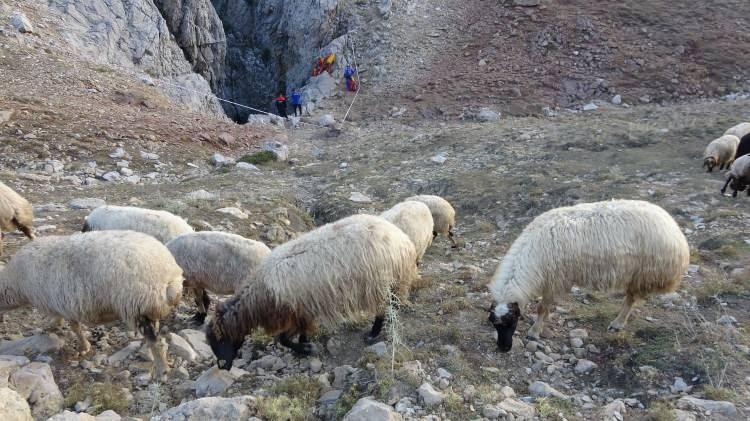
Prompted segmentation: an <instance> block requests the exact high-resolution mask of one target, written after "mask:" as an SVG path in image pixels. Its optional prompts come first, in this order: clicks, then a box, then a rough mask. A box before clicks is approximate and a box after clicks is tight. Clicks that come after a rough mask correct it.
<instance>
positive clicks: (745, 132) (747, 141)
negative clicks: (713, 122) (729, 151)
mask: <svg viewBox="0 0 750 421" xmlns="http://www.w3.org/2000/svg"><path fill="white" fill-rule="evenodd" d="M724 134H729V135H734V136H737V138H739V139H740V144H739V146H737V152H736V155H735V159H736V158H739V157H741V156H745V155H747V154H750V123H740V124H738V125H736V126H734V127H731V128H730V129H729V130H727V131H726V132H725V133H724Z"/></svg>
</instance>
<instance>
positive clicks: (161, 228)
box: [0, 123, 750, 378]
mask: <svg viewBox="0 0 750 421" xmlns="http://www.w3.org/2000/svg"><path fill="white" fill-rule="evenodd" d="M747 153H750V123H742V124H740V125H738V126H735V127H733V128H732V129H730V130H728V131H727V134H725V135H724V136H722V137H721V138H719V139H717V140H715V141H713V142H711V144H710V145H709V147H708V148H707V149H706V154H705V159H704V166H706V167H708V170H709V171H711V170H712V169H713V167H715V166H717V165H718V166H719V167H720V169H722V168H724V167H727V168H729V173H728V175H727V184H729V183H730V182H731V183H732V188H733V189H734V195H735V196H736V194H737V191H742V190H744V189H746V188H747V186H748V184H750V164H748V162H750V156H748V155H746V154H747ZM735 156H737V158H736V159H735ZM730 164H731V166H730ZM724 188H726V185H725V186H724ZM723 191H724V189H722V192H723ZM748 192H749V194H750V189H748ZM455 216H456V215H455V210H454V209H453V207H452V206H451V205H450V203H448V202H447V201H446V200H444V199H442V198H440V197H438V196H427V195H422V196H414V197H410V198H407V199H406V200H405V201H403V202H401V203H399V204H397V205H395V206H394V207H393V208H391V209H389V210H387V211H385V212H383V213H382V214H380V215H379V216H375V215H365V214H360V215H354V216H349V217H346V218H343V219H341V220H339V221H336V222H333V223H330V224H327V225H324V226H322V227H319V228H317V229H315V230H313V231H310V232H308V233H306V234H303V235H301V236H300V237H298V238H296V239H294V240H291V241H289V242H287V243H285V244H282V245H280V246H278V247H276V248H274V249H273V250H271V249H269V248H268V247H267V246H266V245H265V244H263V243H261V242H258V241H254V240H250V239H246V238H244V237H241V236H239V235H235V234H229V233H222V232H206V231H204V232H194V231H193V229H192V227H191V226H190V225H189V224H187V222H186V221H185V220H183V219H182V218H180V217H178V216H176V215H173V214H171V213H169V212H165V211H157V210H150V209H142V208H136V207H119V206H103V207H100V208H97V209H95V210H93V211H92V212H91V213H90V214H89V215H88V216H87V217H86V219H85V222H84V225H83V231H84V232H83V233H79V234H74V235H70V236H48V237H43V238H39V239H36V240H35V237H34V234H33V233H32V220H33V218H32V209H31V205H30V204H29V202H28V201H26V200H25V199H24V198H22V197H21V196H20V195H18V194H17V193H16V192H14V191H13V190H12V189H10V188H9V187H7V186H6V185H4V184H2V183H0V230H2V231H11V230H15V229H18V230H20V231H22V232H23V233H24V234H26V236H28V237H29V238H30V239H32V240H34V241H32V242H30V243H29V244H27V245H25V246H24V247H22V248H21V249H20V250H19V251H18V252H17V253H16V254H15V255H14V256H13V257H12V258H11V260H10V262H9V263H8V265H7V266H6V267H5V268H4V269H2V270H1V271H0V317H2V315H3V313H4V312H7V311H8V310H12V309H15V308H19V307H23V306H33V307H35V308H37V309H39V310H40V311H42V312H43V313H45V314H47V315H50V316H51V317H53V318H54V319H56V320H57V321H58V322H61V321H62V319H64V320H67V321H68V322H69V323H70V326H71V328H72V330H73V331H74V332H75V334H76V335H77V337H78V342H79V350H80V351H81V352H88V351H89V350H90V344H89V342H88V341H87V339H86V335H85V334H84V332H83V327H82V324H101V323H107V322H112V321H117V320H121V321H123V322H125V323H126V324H127V325H128V327H129V328H130V329H131V330H138V331H140V332H141V333H142V334H143V336H144V338H145V339H146V342H147V343H148V345H149V346H150V348H151V351H152V353H153V356H154V361H155V362H154V368H155V369H154V372H153V374H154V376H155V377H157V378H162V377H163V376H164V375H165V374H166V373H167V371H168V363H167V359H166V351H167V346H166V343H165V341H164V339H163V338H161V337H160V334H159V332H160V329H159V321H160V320H162V319H164V318H166V317H167V316H168V315H169V314H170V313H171V312H172V310H173V309H174V307H175V306H176V305H177V304H178V303H179V302H180V299H181V297H182V292H183V288H189V289H192V290H193V291H194V295H195V297H196V305H197V311H196V314H195V316H194V320H195V321H196V322H197V323H199V324H203V323H204V321H205V319H206V317H207V313H208V310H209V305H210V299H209V295H208V293H207V291H211V292H213V293H217V294H234V295H233V296H232V297H231V298H229V299H227V300H225V301H223V302H220V303H218V304H217V305H216V311H215V314H214V315H213V317H211V319H210V321H209V323H208V326H207V327H206V337H207V341H208V343H209V345H210V346H211V349H212V350H213V352H214V354H215V355H216V357H217V363H218V366H219V368H221V369H226V370H228V369H230V368H231V367H232V363H233V360H234V359H235V358H236V357H237V355H238V352H239V350H240V348H241V347H242V344H243V342H244V339H245V337H246V336H247V335H248V334H250V333H251V332H252V331H253V330H255V329H258V328H263V330H264V331H265V332H266V333H267V334H269V335H273V336H276V337H277V338H278V341H279V342H280V343H281V344H282V345H284V346H286V347H288V348H290V349H292V350H293V351H294V352H296V353H298V354H301V355H307V354H309V353H310V352H311V351H312V346H311V344H310V343H309V337H310V336H311V334H312V333H313V332H314V331H315V329H316V325H320V324H323V325H336V324H338V323H340V322H341V321H344V320H350V319H353V318H356V317H360V316H361V315H362V314H369V315H374V316H375V320H374V323H373V326H372V329H371V330H370V332H369V334H368V335H367V340H369V341H372V340H375V339H376V338H377V337H378V336H379V335H380V333H381V330H382V327H383V324H384V322H385V312H386V309H387V307H388V305H389V303H393V302H396V303H398V302H405V301H407V300H408V296H409V292H410V288H411V286H412V284H413V282H414V281H415V280H417V279H418V277H419V274H418V266H419V263H420V261H421V259H422V256H423V255H424V253H425V251H426V250H427V248H428V247H430V245H431V244H432V241H433V240H434V238H435V237H436V236H437V235H438V234H442V235H444V236H446V237H448V238H449V239H450V240H451V242H452V244H453V246H454V247H455V246H456V243H455V240H454V237H453V231H452V229H453V226H454V225H455ZM0 253H2V241H0ZM689 255H690V252H689V247H688V243H687V240H686V238H685V236H684V235H683V233H682V231H681V230H680V228H679V226H678V225H677V223H676V222H675V221H674V219H673V218H672V217H671V216H670V215H669V214H668V213H667V212H666V211H665V210H663V209H662V208H660V207H658V206H656V205H654V204H651V203H648V202H644V201H636V200H612V201H604V202H596V203H584V204H579V205H576V206H570V207H562V208H558V209H553V210H551V211H548V212H545V213H543V214H541V215H539V216H538V217H537V218H535V219H534V220H533V221H532V222H531V223H530V224H529V225H528V226H527V227H526V228H525V229H524V230H523V232H522V233H521V234H520V236H519V237H518V238H517V239H516V240H515V242H514V243H513V244H512V246H511V247H510V249H509V250H508V252H507V253H506V255H505V256H504V258H503V260H502V262H501V263H500V265H499V267H498V268H497V271H496V272H495V274H494V275H493V277H492V280H491V282H490V284H489V291H490V293H491V296H492V298H493V303H492V304H491V305H490V306H489V307H488V308H487V311H488V312H489V320H490V322H491V323H492V324H493V325H494V327H495V329H496V330H497V346H498V349H499V350H500V351H502V352H507V351H509V350H510V349H511V347H512V344H513V334H514V332H515V330H516V327H517V324H518V320H519V318H520V317H521V310H522V309H523V308H524V306H525V305H526V304H527V303H529V302H531V301H532V300H534V299H536V298H537V297H538V296H541V297H542V301H541V302H540V304H539V305H538V309H537V313H538V317H537V319H536V322H535V323H534V325H533V326H532V327H531V329H530V330H529V331H528V334H527V336H528V337H532V338H538V337H539V336H540V335H541V332H542V329H543V327H544V322H545V320H546V318H547V316H548V314H549V311H550V308H551V307H552V306H553V304H554V301H555V298H556V297H557V296H559V295H560V294H564V293H566V292H567V291H569V290H570V288H571V287H572V286H573V284H576V285H580V286H583V287H587V288H592V289H597V290H605V291H609V290H618V291H623V292H624V293H625V299H624V302H623V306H622V310H621V311H620V313H619V315H618V316H617V318H616V319H615V320H613V321H612V323H611V324H610V329H614V330H618V329H622V328H623V327H624V326H625V324H626V323H627V320H628V316H629V315H630V312H631V309H632V306H633V304H634V303H635V302H636V301H637V300H640V299H643V298H645V297H647V296H648V295H649V294H654V293H664V292H669V291H673V290H674V289H676V288H677V286H678V285H679V283H680V281H681V279H682V276H683V275H684V273H685V271H686V270H687V266H688V261H689ZM392 294H393V295H392ZM392 296H395V297H396V300H394V301H391V297H392Z"/></svg>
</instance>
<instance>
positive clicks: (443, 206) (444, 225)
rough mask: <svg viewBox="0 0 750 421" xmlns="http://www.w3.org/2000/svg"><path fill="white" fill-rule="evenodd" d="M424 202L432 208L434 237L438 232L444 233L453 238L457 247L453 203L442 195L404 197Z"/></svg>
mask: <svg viewBox="0 0 750 421" xmlns="http://www.w3.org/2000/svg"><path fill="white" fill-rule="evenodd" d="M407 200H414V201H417V202H422V203H424V204H425V205H427V207H428V208H430V212H432V219H433V220H434V222H435V227H434V228H433V230H432V237H433V239H434V238H435V237H437V235H438V234H443V235H445V236H447V237H448V238H449V239H450V240H451V244H452V247H453V248H457V247H458V244H456V240H455V239H454V238H453V227H454V226H455V225H456V211H455V209H453V206H451V204H450V203H449V202H448V201H447V200H445V199H443V198H442V197H440V196H431V195H425V194H423V195H419V196H412V197H408V198H406V199H404V201H407Z"/></svg>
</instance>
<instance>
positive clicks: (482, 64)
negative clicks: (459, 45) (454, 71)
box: [479, 59, 487, 67]
mask: <svg viewBox="0 0 750 421" xmlns="http://www.w3.org/2000/svg"><path fill="white" fill-rule="evenodd" d="M486 65H487V60H485V59H481V60H479V66H480V67H482V66H486Z"/></svg>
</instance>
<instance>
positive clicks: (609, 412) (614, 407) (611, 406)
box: [602, 399, 627, 421]
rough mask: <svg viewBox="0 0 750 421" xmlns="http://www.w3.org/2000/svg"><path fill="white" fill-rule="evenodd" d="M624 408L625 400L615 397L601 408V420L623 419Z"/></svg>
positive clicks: (617, 420)
mask: <svg viewBox="0 0 750 421" xmlns="http://www.w3.org/2000/svg"><path fill="white" fill-rule="evenodd" d="M626 410H627V407H626V406H625V402H623V401H622V400H620V399H615V400H613V401H612V402H610V403H608V404H607V405H605V406H604V408H602V421H623V419H624V418H625V411H626Z"/></svg>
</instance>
